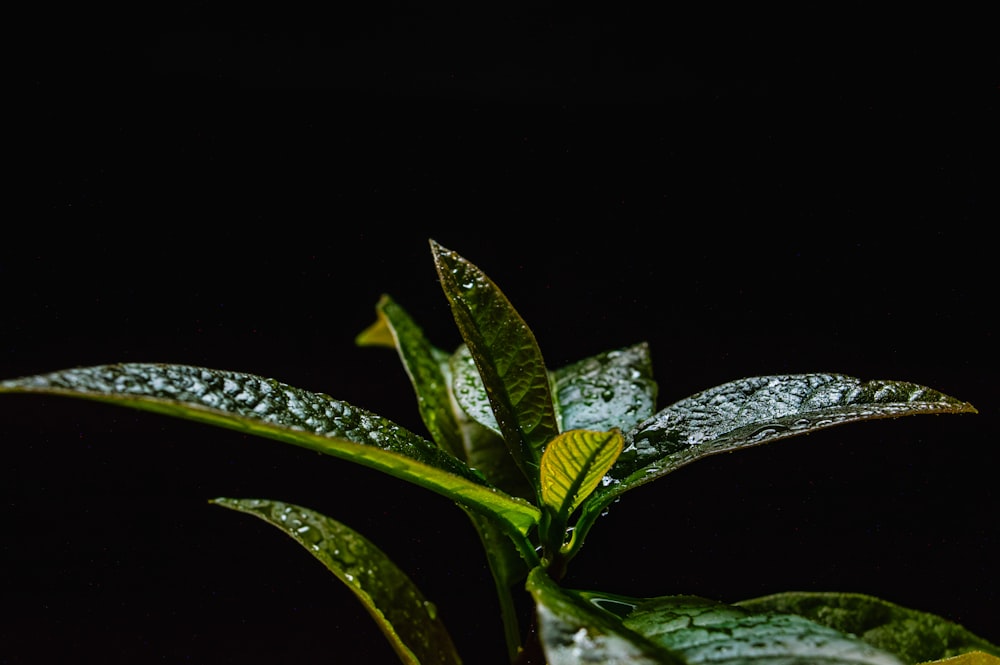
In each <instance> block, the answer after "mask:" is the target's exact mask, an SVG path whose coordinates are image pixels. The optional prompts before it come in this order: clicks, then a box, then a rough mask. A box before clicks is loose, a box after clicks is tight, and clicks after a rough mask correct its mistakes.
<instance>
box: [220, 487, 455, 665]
mask: <svg viewBox="0 0 1000 665" xmlns="http://www.w3.org/2000/svg"><path fill="white" fill-rule="evenodd" d="M212 503H214V504H216V505H219V506H223V507H224V508H229V509H231V510H236V511H239V512H243V513H247V514H248V515H253V516H254V517H257V518H259V519H262V520H264V521H265V522H267V523H268V524H270V525H272V526H276V527H278V528H279V529H281V530H282V531H283V532H284V533H285V534H286V535H288V536H291V537H292V538H293V539H295V540H296V541H297V542H298V543H299V544H300V545H302V546H303V547H304V548H306V550H308V551H309V553H310V554H312V555H313V556H314V557H316V558H317V559H319V560H320V561H321V562H322V563H323V565H325V566H326V567H327V568H328V569H329V570H330V571H331V572H332V573H333V574H334V575H336V576H337V578H338V579H339V580H340V581H341V582H343V583H344V584H346V585H347V587H348V588H349V589H350V590H351V591H352V592H353V593H354V595H355V596H357V597H358V599H359V600H360V601H361V602H362V604H363V605H364V607H365V609H366V610H368V613H369V614H370V615H371V616H372V618H373V619H375V622H376V623H377V624H378V627H379V628H380V629H381V630H382V633H383V634H384V635H385V636H386V638H387V639H388V640H389V643H390V644H391V645H392V648H393V649H394V650H395V651H396V653H397V654H398V655H399V657H400V659H401V660H402V662H403V663H406V664H407V665H429V664H431V663H437V664H439V665H460V663H461V662H462V661H461V659H460V658H459V657H458V653H457V652H456V651H455V645H454V644H453V643H452V639H451V636H450V635H449V634H448V631H447V630H446V629H445V627H444V624H443V623H442V622H441V618H440V617H439V616H438V614H437V609H436V608H435V607H434V604H433V603H431V602H430V601H428V600H427V599H426V598H425V597H424V595H423V594H422V593H421V592H420V590H419V589H418V588H417V587H416V586H415V585H414V584H413V582H412V581H411V580H410V578H409V577H407V576H406V574H405V573H404V572H403V571H401V570H400V569H399V568H398V567H397V566H396V565H395V564H394V563H393V562H392V561H391V560H390V559H389V557H387V556H386V555H385V553H384V552H382V551H381V550H380V549H379V548H378V547H376V546H375V545H374V544H372V543H371V541H369V540H368V539H366V538H365V537H364V536H362V535H361V534H359V533H358V532H357V531H354V530H353V529H351V528H349V527H347V526H346V525H344V524H341V523H340V522H338V521H336V520H334V519H331V518H329V517H326V516H325V515H321V514H319V513H317V512H314V511H312V510H309V509H307V508H303V507H301V506H296V505H293V504H290V503H282V502H280V501H268V500H265V499H230V498H225V497H222V498H218V499H215V500H214V501H212Z"/></svg>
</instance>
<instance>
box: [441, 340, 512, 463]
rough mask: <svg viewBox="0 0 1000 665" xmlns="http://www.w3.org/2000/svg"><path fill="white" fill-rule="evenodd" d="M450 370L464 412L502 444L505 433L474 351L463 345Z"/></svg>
mask: <svg viewBox="0 0 1000 665" xmlns="http://www.w3.org/2000/svg"><path fill="white" fill-rule="evenodd" d="M449 368H450V370H451V376H452V390H453V391H454V394H455V399H456V400H457V401H458V405H459V406H460V407H461V408H462V411H463V412H464V413H465V414H466V415H468V417H469V418H472V419H473V420H474V421H476V422H477V423H479V424H480V425H481V426H483V427H485V428H486V429H488V430H490V431H491V432H495V433H496V435H497V437H498V438H499V439H500V441H501V442H502V441H503V432H501V431H500V425H499V424H498V423H497V417H496V415H494V413H493V405H492V404H490V396H489V395H487V394H486V386H484V385H483V378H482V377H481V376H479V368H478V367H476V359H475V358H473V357H472V351H470V350H469V347H468V346H466V345H465V344H462V345H460V346H459V347H458V349H456V350H455V353H453V354H452V356H451V362H450V363H449ZM505 454H506V456H507V457H510V453H509V452H505ZM511 461H513V458H511Z"/></svg>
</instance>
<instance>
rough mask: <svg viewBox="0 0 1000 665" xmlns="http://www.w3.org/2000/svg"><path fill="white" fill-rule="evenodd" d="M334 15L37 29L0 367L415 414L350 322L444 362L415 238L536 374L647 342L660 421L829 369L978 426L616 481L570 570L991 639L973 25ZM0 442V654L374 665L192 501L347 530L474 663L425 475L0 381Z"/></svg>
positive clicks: (733, 458) (300, 556)
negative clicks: (293, 391)
mask: <svg viewBox="0 0 1000 665" xmlns="http://www.w3.org/2000/svg"><path fill="white" fill-rule="evenodd" d="M353 11H354V13H349V12H348V13H342V14H339V15H334V14H330V15H325V16H322V17H318V16H312V15H310V14H308V13H306V12H302V13H301V14H299V15H292V12H289V13H288V14H289V15H287V16H274V15H264V14H261V15H256V16H254V15H249V16H248V15H245V14H244V15H239V16H236V15H233V16H222V15H207V14H205V13H204V12H195V11H187V12H185V11H182V10H178V11H177V12H176V13H175V14H173V15H166V14H164V15H163V16H153V17H145V16H144V17H142V18H141V19H140V18H139V17H135V16H128V15H126V16H115V17H111V16H94V15H88V16H86V17H83V16H81V17H73V16H70V17H63V18H64V19H65V23H66V24H65V25H61V26H60V29H59V30H52V31H47V30H43V31H40V34H39V35H38V38H37V39H32V40H29V41H30V42H31V43H30V44H29V45H27V46H25V47H24V50H23V51H22V55H23V61H24V63H25V64H26V65H27V66H26V67H24V68H23V71H25V72H27V74H28V80H27V85H26V86H25V88H24V91H23V94H18V95H15V97H16V99H15V100H14V101H13V102H11V101H8V104H10V105H11V106H12V107H13V108H14V110H15V111H17V112H18V114H17V120H16V121H14V122H12V123H11V124H10V125H9V128H8V129H9V130H10V134H11V138H12V143H13V144H14V150H13V151H12V152H10V153H9V156H10V159H9V160H8V161H9V162H10V163H11V164H12V166H13V167H14V168H15V174H14V175H13V176H12V177H11V178H10V179H9V180H8V182H9V185H10V190H9V194H10V196H9V198H8V201H9V203H10V204H11V205H10V207H9V208H8V213H7V214H6V215H5V217H6V220H7V221H6V223H5V224H4V242H3V246H2V253H0V295H2V298H3V300H2V302H3V317H2V319H0V354H2V355H0V376H2V377H4V378H7V377H14V376H20V375H25V374H33V373H39V372H45V371H49V370H56V369H61V368H66V367H71V366H77V365H91V364H99V363H108V362H116V361H159V362H174V363H188V364H195V365H203V366H208V367H215V368H220V369H231V370H241V371H247V372H252V373H256V374H262V375H265V376H271V377H275V378H278V379H280V380H282V381H285V382H287V383H290V384H293V385H296V386H299V387H302V388H307V389H311V390H315V391H320V392H326V393H328V394H330V395H332V396H334V397H337V398H339V399H343V400H346V401H348V402H351V403H353V404H356V405H358V406H361V407H364V408H367V409H369V410H373V411H376V412H378V413H380V414H382V415H385V416H387V417H389V418H391V419H393V420H395V421H396V422H398V423H400V424H402V425H405V426H407V427H410V428H412V429H415V430H417V431H421V432H422V431H423V428H422V425H421V424H420V421H419V418H418V416H417V411H416V405H415V401H414V399H413V395H412V392H411V390H410V387H409V384H408V381H407V378H406V376H405V373H404V372H403V370H402V366H401V365H400V363H399V361H398V359H397V358H396V356H395V354H394V353H393V352H391V351H389V350H382V349H358V348H356V347H355V346H354V343H353V340H354V336H355V335H356V334H357V333H358V332H360V331H361V330H362V329H363V328H364V327H366V326H367V325H368V324H369V323H371V322H372V321H373V320H374V306H375V303H376V301H377V300H378V297H379V296H380V295H381V294H382V293H389V294H390V295H392V296H393V298H394V299H396V300H397V301H398V302H399V303H400V304H401V305H403V306H404V307H405V308H406V309H407V310H408V311H409V312H410V313H411V314H412V315H413V316H414V317H415V318H416V319H417V321H418V322H419V323H420V324H421V325H422V326H423V327H424V329H425V332H426V333H427V334H428V336H429V337H430V338H431V340H432V341H433V342H435V344H436V345H437V346H439V347H442V348H452V347H453V346H454V345H456V344H458V342H459V337H458V334H457V332H456V330H455V328H454V325H453V323H452V320H451V316H450V313H449V310H448V308H447V303H446V301H445V298H444V296H443V294H442V293H441V290H440V287H439V285H438V283H437V279H436V275H435V272H434V267H433V263H432V260H431V256H430V251H429V247H428V239H429V238H434V239H435V240H437V241H439V242H441V243H442V244H443V245H445V246H446V247H448V248H450V249H454V250H456V251H458V252H459V253H461V254H462V255H464V256H465V257H467V258H468V259H470V260H471V261H473V262H474V263H476V264H477V265H479V266H480V267H481V268H483V269H484V270H485V271H486V272H487V274H488V275H490V276H491V277H492V278H493V279H494V281H496V282H497V283H498V284H499V285H500V287H501V288H502V289H503V290H504V291H505V293H506V294H507V295H508V297H509V298H510V299H511V301H512V302H513V303H514V305H515V306H516V307H517V308H518V310H519V311H520V313H521V314H522V316H523V317H524V318H525V320H526V321H527V322H528V324H529V325H530V326H531V327H532V328H533V330H534V332H535V334H536V337H537V339H538V342H539V344H540V346H541V348H542V351H543V353H544V354H545V357H546V361H547V363H548V365H549V366H550V367H553V368H555V367H558V366H561V365H564V364H567V363H569V362H573V361H575V360H578V359H581V358H583V357H585V356H588V355H592V354H595V353H599V352H601V351H605V350H609V349H612V348H617V347H621V346H625V345H628V344H632V343H635V342H638V341H641V340H648V341H649V342H650V344H651V346H652V351H653V360H654V367H655V372H656V377H657V379H658V381H659V385H660V404H661V406H666V405H668V404H670V403H672V402H673V401H675V400H677V399H681V398H683V397H686V396H688V395H690V394H692V393H694V392H697V391H699V390H702V389H705V388H708V387H711V386H715V385H717V384H720V383H723V382H726V381H729V380H732V379H736V378H741V377H744V376H752V375H760V374H778V373H797V372H812V371H832V372H843V373H847V374H852V375H855V376H858V377H861V378H865V379H871V378H889V379H902V380H910V381H914V382H917V383H922V384H925V385H928V386H931V387H933V388H937V389H939V390H941V391H943V392H946V393H948V394H951V395H954V396H957V397H960V398H963V399H966V400H968V401H970V402H972V403H973V404H974V405H975V406H977V407H978V409H979V411H980V413H979V414H978V415H968V416H941V417H932V416H920V417H913V418H903V419H900V420H895V421H878V422H872V423H859V424H854V425H849V426H844V427H842V428H834V429H832V430H827V431H825V432H821V433H816V434H813V435H811V436H809V437H804V438H801V439H792V440H790V441H786V442H779V443H776V444H774V445H772V446H765V447H763V448H759V449H754V450H752V451H746V452H743V453H737V454H734V455H727V456H722V457H715V458H709V459H707V460H703V461H701V462H699V463H698V464H695V465H692V466H690V467H686V468H684V469H682V470H680V471H678V472H676V473H675V474H673V475H672V476H670V477H669V478H667V479H665V480H663V481H661V482H659V483H654V484H652V485H649V486H646V487H644V488H642V489H638V490H636V491H634V492H631V493H629V494H627V495H626V496H625V497H624V498H623V500H622V501H621V503H620V504H618V505H617V506H616V507H615V508H614V510H613V511H612V512H611V514H610V515H609V516H608V517H607V518H605V519H604V520H603V521H602V522H600V523H598V525H597V526H596V528H595V529H594V530H593V532H592V533H591V535H590V538H589V539H588V543H587V547H585V548H584V549H583V551H582V553H581V555H580V556H579V558H578V559H577V560H576V561H575V562H574V566H573V567H572V568H571V572H570V576H569V577H568V578H567V580H566V584H567V585H569V586H575V587H577V588H597V589H601V590H605V591H611V592H616V593H623V594H629V595H638V596H643V595H650V596H651V595H663V594H671V593H692V594H698V595H702V596H707V597H712V598H717V599H721V600H727V601H736V600H740V599H743V598H748V597H753V596H757V595H763V594H767V593H772V592H777V591H782V590H790V589H795V590H842V591H858V592H864V593H870V594H872V595H876V596H880V597H882V598H885V599H887V600H890V601H893V602H897V603H900V604H902V605H906V606H910V607H914V608H917V609H923V610H926V611H930V612H934V613H938V614H941V615H943V616H946V617H948V618H951V619H953V620H956V621H959V622H961V623H963V624H964V625H966V626H967V627H968V628H970V629H972V630H973V631H974V632H977V633H979V634H980V635H982V636H984V637H987V638H989V639H991V640H992V641H994V642H998V641H1000V629H998V620H997V619H998V613H997V610H996V607H997V603H998V600H1000V583H998V581H997V575H996V572H997V570H996V563H995V561H996V552H997V551H998V550H997V546H998V537H1000V529H998V527H997V521H996V518H995V515H996V511H997V508H998V505H1000V500H998V495H997V490H996V444H997V440H998V439H997V435H998V429H1000V426H998V419H997V404H1000V395H998V391H997V390H996V388H995V376H996V373H997V369H998V366H997V357H996V353H995V350H994V349H995V340H994V317H995V309H996V296H995V292H996V287H997V280H996V251H995V246H996V245H995V241H994V240H993V235H994V230H993V227H994V226H995V222H996V219H997V210H996V206H995V200H996V175H997V173H996V169H995V160H996V148H997V142H996V141H995V129H994V124H995V122H996V116H997V111H998V103H997V102H998V100H997V96H998V94H997V93H998V87H997V83H998V78H997V74H996V67H995V65H996V60H995V55H994V54H993V52H992V50H991V49H992V46H987V44H988V42H987V41H986V40H979V39H977V38H976V37H975V36H974V35H969V34H966V33H965V32H963V31H962V30H958V31H952V30H951V29H950V27H949V26H947V25H946V24H943V23H935V24H933V25H931V22H929V24H928V28H927V30H921V31H908V30H903V29H901V28H899V27H898V26H896V25H895V24H893V23H891V22H887V23H885V24H877V25H876V24H873V23H872V22H871V21H870V20H869V19H870V18H871V17H867V16H864V15H860V14H859V15H849V14H850V12H846V13H845V14H844V15H842V16H840V17H838V21H839V22H834V23H831V21H829V20H820V19H808V20H807V19H806V18H805V17H794V16H793V17H789V16H783V17H777V16H775V17H767V16H755V17H753V18H754V19H756V21H757V22H755V23H753V24H751V23H750V21H749V19H750V17H748V16H732V15H728V16H727V18H726V20H725V21H721V20H720V19H719V17H718V16H707V15H706V16H695V15H693V14H687V13H681V12H675V13H674V14H669V13H668V14H665V15H656V16H654V15H649V16H644V15H639V14H635V13H633V14H629V13H628V12H627V11H622V12H620V13H619V14H618V15H609V14H607V13H600V12H596V11H595V12H588V11H584V10H579V11H572V12H570V11H558V10H556V9H553V8H544V9H543V8H538V7H535V8H532V9H522V10H519V9H517V8H515V7H505V9H504V12H505V13H501V12H500V11H499V10H498V11H497V13H496V14H490V15H487V12H485V11H483V12H481V13H479V14H476V13H472V12H469V11H468V10H464V11H458V12H450V11H444V10H443V9H441V10H425V9H417V8H413V7H410V6H406V5H393V6H391V7H390V6H385V7H380V8H379V9H378V10H377V11H376V10H374V9H372V10H370V12H369V13H365V12H364V11H362V10H353ZM779 18H780V19H781V20H782V21H785V22H784V23H780V22H779V21H778V19H779ZM76 19H78V20H79V21H80V23H79V24H74V20H76ZM133 19H134V20H133ZM788 21H791V23H788ZM974 24H975V21H971V22H970V25H974ZM790 26H791V27H790ZM0 441H2V444H3V451H4V457H3V462H2V464H0V493H2V497H3V501H2V502H0V519H2V520H3V524H4V535H3V536H2V538H0V557H2V558H0V571H2V572H0V597H2V603H0V608H2V612H3V618H2V622H0V663H54V662H81V663H82V662H95V663H98V662H99V663H146V662H150V663H151V662H166V663H179V662H199V663H246V664H250V663H293V662H302V661H304V660H311V659H315V658H316V657H320V658H323V659H325V660H327V661H332V662H350V661H351V660H352V659H362V658H363V659H364V660H365V661H366V662H369V663H383V662H385V663H392V662H396V659H395V657H394V655H393V654H392V653H391V651H390V649H389V647H388V646H387V643H386V642H385V640H384V639H383V638H382V636H381V635H380V634H379V633H378V631H377V629H376V627H375V624H374V622H373V621H372V620H371V619H370V618H369V617H368V616H367V614H365V612H364V610H363V609H362V607H361V605H360V604H359V603H358V602H357V601H356V600H355V599H354V597H353V596H352V595H351V594H350V593H349V592H348V591H347V589H346V588H345V587H343V586H342V585H340V584H339V583H338V582H337V581H336V580H335V579H334V578H333V577H332V576H331V575H330V574H329V573H328V572H327V571H326V570H325V569H324V568H323V567H322V566H321V565H320V564H319V563H318V562H316V561H315V560H313V559H312V558H311V557H310V556H309V555H308V554H307V553H306V552H305V551H303V550H302V549H301V548H299V546H297V545H296V544H295V543H293V542H292V541H291V540H290V539H288V538H286V537H285V536H283V535H281V534H280V533H278V532H277V531H276V530H274V529H273V528H272V527H269V526H267V525H265V524H264V523H262V522H259V521H257V520H254V519H252V518H250V517H248V516H244V515H237V514H234V513H231V512H229V511H225V510H223V509H220V508H215V507H212V506H210V505H208V504H207V500H208V499H210V498H212V497H215V496H236V497H263V498H273V499H279V500H285V501H289V502H293V503H298V504H301V505H305V506H308V507H311V508H314V509H316V510H319V511H321V512H324V513H326V514H329V515H331V516H333V517H335V518H338V519H340V520H341V521H344V522H345V523H347V524H348V525H350V526H352V527H354V528H356V529H358V530H359V531H361V532H362V533H364V534H366V535H367V536H369V537H370V538H372V539H373V540H374V541H375V542H376V543H377V544H378V545H379V546H380V547H382V548H383V549H384V550H385V551H386V552H387V553H388V554H389V555H390V556H392V557H393V558H394V559H395V560H396V561H397V562H398V563H399V564H400V565H401V566H402V567H403V568H404V570H406V571H407V572H408V573H409V574H410V575H411V576H412V577H413V579H414V580H415V581H416V583H417V584H418V585H419V586H420V587H421V588H422V589H423V590H424V592H425V593H426V594H427V595H428V596H429V597H430V598H431V599H432V600H434V601H435V602H436V603H437V604H438V606H439V608H440V612H441V615H442V616H443V618H444V620H445V621H446V623H447V624H448V625H449V626H450V627H451V629H452V630H453V634H454V638H455V641H456V642H457V644H458V647H459V650H460V652H461V653H462V655H463V656H464V659H465V661H466V662H468V663H475V664H477V665H478V664H480V663H483V664H486V663H501V662H503V660H504V659H503V657H502V649H503V646H502V633H501V629H500V626H499V625H498V623H497V621H496V616H497V614H496V612H495V606H494V604H493V603H494V601H493V596H492V594H493V591H492V583H491V581H490V578H489V574H488V571H487V569H486V564H485V560H484V558H483V555H482V553H481V549H480V545H479V542H478V540H477V538H476V536H475V533H474V531H473V530H472V528H471V526H470V525H469V524H468V522H467V520H466V518H465V516H464V515H463V514H462V513H461V511H459V510H458V509H457V508H456V507H454V506H453V505H452V504H451V503H450V502H448V501H447V500H445V499H443V498H441V497H438V496H437V495H433V494H430V493H429V492H427V491H425V490H422V489H419V488H415V487H411V486H409V485H407V484H405V483H403V482H402V481H397V480H395V479H393V478H389V477H387V476H383V475H381V474H378V473H376V472H373V471H370V470H368V469H365V468H363V467H358V466H354V465H351V464H349V463H346V462H344V461H341V460H336V459H333V458H327V457H321V456H317V455H316V454H314V453H311V452H308V451H305V450H301V449H298V448H294V447H291V446H287V445H284V444H279V443H277V442H273V441H267V440H263V439H254V438H248V437H246V436H243V435H241V434H238V433H234V432H228V431H224V430H217V429H215V428H211V427H208V426H205V425H196V424H191V423H186V422H181V421H175V420H172V419H169V418H166V417H162V416H156V415H153V414H144V413H139V412H133V411H130V410H125V409H120V408H114V407H109V406H104V405H97V404H90V403H82V402H76V401H73V400H68V399H55V398H43V397H40V396H13V395H7V396H3V397H2V398H0Z"/></svg>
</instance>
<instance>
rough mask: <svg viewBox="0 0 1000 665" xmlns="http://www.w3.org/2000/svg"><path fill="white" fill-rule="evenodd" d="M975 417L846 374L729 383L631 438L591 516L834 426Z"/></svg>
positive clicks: (941, 399)
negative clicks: (733, 457)
mask: <svg viewBox="0 0 1000 665" xmlns="http://www.w3.org/2000/svg"><path fill="white" fill-rule="evenodd" d="M929 413H930V414H942V413H976V409H975V407H973V406H972V405H971V404H969V403H967V402H963V401H961V400H958V399H955V398H954V397H950V396H948V395H945V394H943V393H941V392H938V391H937V390H933V389H931V388H928V387H926V386H921V385H918V384H915V383H909V382H904V381H861V380H860V379H857V378H854V377H851V376H844V375H842V374H796V375H785V376H761V377H753V378H748V379H741V380H739V381H733V382H730V383H725V384H722V385H721V386H717V387H715V388H712V389H710V390H706V391H704V392H701V393H697V394H696V395H693V396H691V397H689V398H687V399H683V400H681V401H679V402H676V403H674V404H673V405H671V406H669V407H667V408H665V409H663V410H662V411H660V412H658V413H657V414H656V415H654V416H653V417H652V418H650V419H648V420H646V421H644V422H642V423H640V424H639V425H637V426H636V427H635V428H634V429H632V430H630V431H628V432H626V433H625V450H624V451H623V452H622V454H621V456H619V458H618V461H617V462H616V463H615V465H614V466H613V467H612V468H611V470H610V471H609V472H608V485H607V486H606V487H604V488H601V489H598V491H596V492H595V493H594V495H593V500H592V504H593V505H590V504H588V506H587V507H586V510H589V511H592V510H595V509H598V508H597V506H604V505H607V503H609V502H610V501H611V500H613V498H614V497H616V496H618V495H620V494H621V493H623V492H625V491H627V490H629V489H632V488H634V487H638V486H639V485H643V484H645V483H648V482H652V481H653V480H656V479H658V478H661V477H663V476H664V475H666V474H668V473H670V472H671V471H674V470H676V469H678V468H680V467H682V466H684V465H685V464H690V463H691V462H694V461H695V460H698V459H700V458H702V457H705V456H708V455H714V454H717V453H721V452H726V451H731V450H736V449H739V448H746V447H749V446H757V445H761V444H764V443H769V442H771V441H777V440H779V439H784V438H788V437H792V436H799V435H802V434H807V433H809V432H815V431H817V430H820V429H824V428H827V427H833V426H835V425H843V424H846V423H851V422H857V421H863V420H874V419H877V418H899V417H901V416H909V415H916V414H929Z"/></svg>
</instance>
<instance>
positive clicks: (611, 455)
mask: <svg viewBox="0 0 1000 665" xmlns="http://www.w3.org/2000/svg"><path fill="white" fill-rule="evenodd" d="M622 441H623V439H622V434H621V431H619V430H617V429H615V430H611V431H609V432H592V431H590V430H582V429H575V430H570V431H568V432H563V433H562V434H560V435H559V436H557V437H556V438H554V439H553V440H552V441H551V442H550V443H549V445H548V447H547V448H546V449H545V453H544V454H543V455H542V463H541V483H542V501H544V502H545V505H546V506H547V507H549V508H550V509H552V510H553V511H554V512H555V513H556V514H557V515H559V516H560V517H561V518H562V521H565V518H566V517H567V516H569V515H570V514H572V513H573V511H574V510H576V508H577V506H579V505H580V504H581V503H582V502H583V500H584V499H585V498H587V497H588V496H589V495H590V493H591V492H593V491H594V488H596V487H597V484H598V483H600V482H601V479H602V478H603V477H604V474H605V472H607V470H608V469H609V468H611V465H612V464H614V462H615V460H616V459H617V458H618V455H619V454H620V453H621V451H622Z"/></svg>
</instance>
